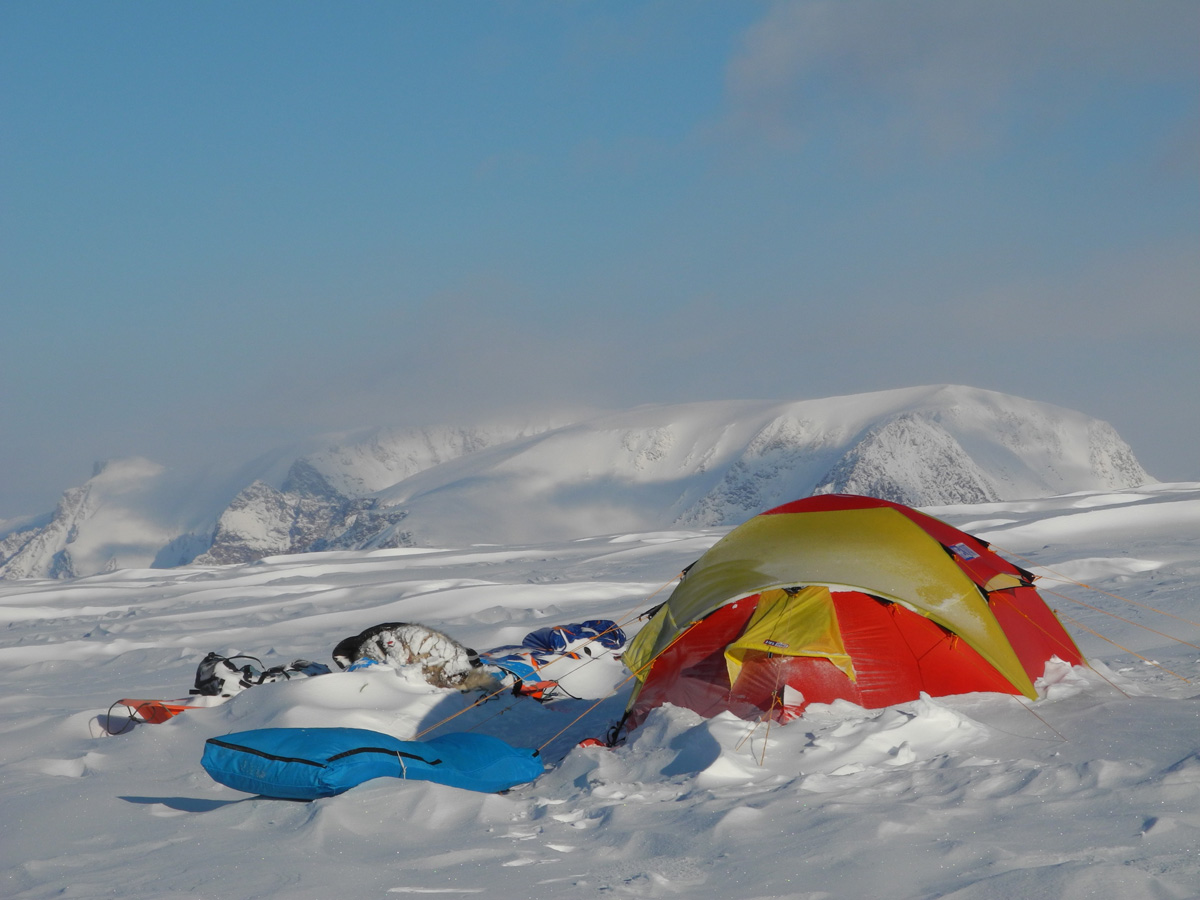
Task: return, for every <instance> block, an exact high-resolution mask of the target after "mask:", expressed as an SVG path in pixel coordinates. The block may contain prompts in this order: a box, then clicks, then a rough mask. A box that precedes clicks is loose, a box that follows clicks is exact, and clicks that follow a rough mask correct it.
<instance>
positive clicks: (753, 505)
mask: <svg viewBox="0 0 1200 900" xmlns="http://www.w3.org/2000/svg"><path fill="white" fill-rule="evenodd" d="M113 468H114V466H110V467H109V468H108V469H106V470H105V471H104V472H102V473H100V474H99V475H98V476H97V477H96V478H93V479H92V480H91V481H89V482H88V483H87V484H86V485H84V486H83V487H80V488H75V489H72V490H71V491H68V492H67V493H66V494H65V495H64V497H63V501H62V503H60V505H59V508H58V509H57V510H56V511H55V512H54V513H53V514H52V515H50V516H47V517H45V520H43V521H37V522H31V523H25V525H24V526H20V527H14V528H13V529H12V530H10V531H9V532H8V533H7V534H6V535H5V534H0V577H7V578H24V577H46V576H49V577H71V576H78V575H88V574H96V573H99V572H103V571H106V570H112V569H115V568H121V567H138V568H143V567H148V566H153V567H171V566H176V565H182V564H186V563H190V562H197V563H201V564H211V563H217V564H231V563H242V562H251V561H253V560H256V559H260V558H262V557H264V556H271V555H278V554H282V553H301V552H308V551H323V550H338V549H360V550H364V549H391V548H398V547H414V546H425V547H428V546H439V545H447V544H449V545H455V544H469V543H501V544H512V543H517V542H540V541H549V540H559V539H563V538H570V537H587V536H589V535H595V534H605V533H610V534H611V533H618V532H628V531H651V530H661V529H664V528H671V527H675V526H680V527H687V528H697V527H720V526H727V525H734V524H736V523H738V522H740V521H742V520H744V519H746V518H748V517H749V516H751V515H754V514H755V513H758V512H762V511H763V510H765V509H768V508H770V507H772V506H775V505H778V504H780V503H786V502H789V501H791V500H795V499H797V498H800V497H806V496H808V495H809V494H813V493H829V492H846V493H859V494H868V495H871V496H875V497H882V498H884V499H887V500H895V501H898V502H901V503H906V504H909V505H915V506H920V505H926V506H928V505H936V504H948V503H980V502H988V501H996V500H1016V499H1022V498H1027V497H1045V496H1053V495H1056V494H1062V493H1066V492H1070V491H1081V490H1111V489H1121V488H1128V487H1136V486H1138V485H1141V484H1146V483H1148V482H1151V481H1153V479H1151V478H1150V477H1149V476H1148V475H1147V474H1146V472H1145V471H1144V470H1143V469H1142V467H1141V466H1140V465H1139V464H1138V462H1137V460H1136V459H1135V458H1134V455H1133V453H1132V451H1131V450H1130V449H1129V447H1128V445H1127V444H1125V442H1124V441H1123V440H1121V438H1120V437H1119V436H1118V435H1117V433H1116V432H1115V431H1114V430H1113V429H1112V427H1111V426H1109V425H1108V424H1106V423H1104V422H1100V421H1097V420H1095V419H1092V418H1089V417H1087V416H1085V415H1083V414H1081V413H1077V412H1072V411H1070V410H1065V409H1062V408H1060V407H1055V406H1050V405H1049V404H1045V403H1036V402H1033V401H1030V400H1023V399H1020V398H1017V397H1011V396H1008V395H1005V394H997V393H994V392H991V391H983V390H977V389H974V388H966V387H947V386H940V387H923V388H909V389H904V390H895V391H882V392H878V393H872V394H859V395H855V396H850V397H834V398H830V399H825V400H808V401H802V402H794V403H766V402H748V401H745V402H733V401H729V402H714V403H698V404H691V405H685V406H648V407H639V408H637V409H634V410H628V411H624V412H619V413H610V414H607V415H604V416H599V417H594V418H590V419H587V420H585V421H581V422H577V423H574V424H570V425H559V426H550V425H546V426H540V427H534V426H529V425H525V426H520V427H518V426H511V427H493V428H475V429H462V428H441V429H433V428H426V429H408V430H395V429H390V430H389V429H374V430H371V431H367V432H359V433H354V434H348V435H338V436H335V437H332V438H327V439H326V440H324V441H316V440H315V439H314V441H313V442H310V445H309V446H307V447H305V448H302V450H301V451H299V452H285V451H280V452H278V453H276V454H272V455H271V456H270V457H269V458H265V459H263V460H260V461H259V462H258V463H256V464H254V465H251V466H247V467H244V468H243V469H242V470H240V471H239V472H238V473H237V474H236V475H235V476H231V477H229V478H226V479H224V480H222V481H221V482H220V483H219V484H216V485H213V486H210V487H209V488H208V489H207V490H205V489H204V487H203V485H202V484H201V483H199V482H198V481H196V480H195V479H193V480H192V482H188V481H187V480H186V479H184V478H182V477H180V476H176V477H174V478H172V477H170V476H169V475H166V474H164V473H163V472H162V470H161V467H157V466H154V464H153V463H147V462H145V461H137V465H131V464H124V468H125V469H126V470H129V472H133V473H136V476H137V477H129V473H128V472H127V477H125V478H124V479H123V480H122V481H121V482H120V484H121V485H123V487H121V489H120V490H116V489H115V488H114V487H113V482H114V481H115V477H114V476H113V474H112V472H111V471H110V470H112V469H113ZM184 486H186V487H187V488H188V490H187V491H185V490H183V487H184ZM214 509H215V511H214Z"/></svg>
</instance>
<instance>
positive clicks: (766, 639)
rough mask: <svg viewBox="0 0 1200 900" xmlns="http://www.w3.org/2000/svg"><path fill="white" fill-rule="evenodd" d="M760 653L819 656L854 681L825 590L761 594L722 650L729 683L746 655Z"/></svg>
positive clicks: (822, 588)
mask: <svg viewBox="0 0 1200 900" xmlns="http://www.w3.org/2000/svg"><path fill="white" fill-rule="evenodd" d="M751 650H760V651H762V652H764V653H773V654H775V655H776V656H820V657H824V658H825V659H827V660H829V661H830V662H831V663H833V664H834V665H835V666H837V667H838V668H839V669H841V670H842V671H843V672H845V673H846V675H847V676H848V677H849V678H850V680H851V681H857V680H858V679H857V676H856V675H855V674H854V663H853V662H852V661H851V660H850V655H849V654H848V653H846V647H845V645H844V644H843V643H842V634H841V631H840V630H839V629H838V624H837V613H836V612H835V611H834V608H833V597H831V596H830V594H829V588H826V587H818V586H813V587H806V588H804V589H803V590H802V591H799V592H797V593H795V594H789V593H788V592H787V591H763V593H762V596H760V597H759V600H758V607H757V608H756V609H755V611H754V615H753V616H751V617H750V621H749V622H747V623H746V628H745V630H744V631H743V632H742V634H741V636H740V637H739V638H738V639H737V640H736V641H734V642H733V643H732V644H730V645H729V646H728V647H726V648H725V663H726V665H727V666H728V667H729V684H730V685H731V686H732V685H733V683H734V682H735V681H737V677H738V674H739V673H740V672H741V671H742V663H743V662H744V661H745V659H746V653H747V652H748V651H751Z"/></svg>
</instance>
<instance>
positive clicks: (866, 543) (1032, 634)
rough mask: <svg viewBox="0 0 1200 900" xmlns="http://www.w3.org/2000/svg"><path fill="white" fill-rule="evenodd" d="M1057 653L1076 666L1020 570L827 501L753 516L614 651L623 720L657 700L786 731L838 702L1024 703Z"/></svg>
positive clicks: (987, 553) (870, 503)
mask: <svg viewBox="0 0 1200 900" xmlns="http://www.w3.org/2000/svg"><path fill="white" fill-rule="evenodd" d="M1056 656H1057V657H1058V658H1060V659H1062V660H1063V661H1065V662H1068V663H1070V664H1072V665H1077V664H1081V663H1082V662H1083V656H1082V654H1080V652H1079V649H1078V647H1076V646H1075V643H1074V641H1072V640H1071V638H1070V636H1069V635H1068V634H1067V632H1066V630H1065V629H1064V628H1063V626H1062V624H1061V623H1060V622H1059V620H1058V618H1057V617H1056V616H1055V615H1054V613H1053V612H1052V611H1051V610H1050V608H1049V607H1048V606H1047V605H1046V603H1045V601H1044V600H1043V599H1042V597H1041V595H1040V594H1038V592H1037V590H1036V589H1035V588H1034V587H1033V576H1032V575H1031V574H1030V573H1029V572H1026V571H1025V570H1023V569H1021V568H1018V567H1017V566H1014V565H1013V564H1011V563H1009V562H1008V561H1006V560H1005V559H1003V558H1002V557H1001V556H999V555H998V554H997V553H995V552H993V551H992V550H991V549H989V547H988V544H987V543H986V542H985V541H982V540H979V539H978V538H975V537H972V536H971V535H968V534H966V533H964V532H962V531H959V530H958V529H956V528H954V527H952V526H950V525H948V524H946V523H945V522H942V521H940V520H938V519H935V518H933V517H931V516H928V515H926V514H924V513H921V512H918V511H917V510H914V509H910V508H908V507H906V506H902V505H900V504H898V503H891V502H888V501H886V500H878V499H875V498H871V497H859V496H854V495H846V494H827V495H821V496H816V497H809V498H807V499H804V500H798V501H796V502H794V503H788V504H786V505H784V506H780V507H777V508H775V509H772V510H769V511H768V512H765V513H763V514H761V515H758V516H755V517H754V518H753V519H750V520H749V521H747V522H745V523H744V524H742V525H740V526H738V527H737V528H735V529H733V530H732V531H731V532H729V533H728V534H727V535H726V536H725V537H723V538H722V539H721V540H719V541H718V542H717V543H716V544H714V545H713V546H712V548H711V549H709V550H708V552H706V553H705V554H704V555H703V556H701V557H700V559H699V560H697V561H696V562H695V563H694V564H692V565H691V566H690V567H689V568H688V569H687V570H686V572H685V574H684V576H683V578H682V580H681V581H680V583H679V584H678V585H677V586H676V588H675V590H674V592H673V593H672V594H671V596H670V597H669V598H668V599H667V601H666V602H665V603H663V604H662V606H661V607H659V608H658V610H657V611H656V612H655V613H654V615H653V616H652V617H651V619H650V621H649V622H648V623H647V624H646V626H645V627H644V628H643V629H642V630H641V632H639V633H638V635H637V637H636V638H635V639H634V640H633V642H632V643H631V645H630V647H629V649H628V650H627V651H626V653H625V656H624V659H625V663H626V665H628V666H629V669H630V671H632V672H633V673H634V674H635V675H636V676H637V679H638V684H637V686H636V687H635V690H634V693H633V696H632V698H631V700H630V703H629V707H628V709H627V712H626V717H625V720H624V725H625V727H627V728H632V727H635V726H636V725H637V724H638V723H640V722H641V721H642V720H643V719H644V718H645V716H646V714H647V713H648V712H649V711H650V710H652V709H654V708H655V707H657V706H659V705H661V704H663V703H671V704H674V705H676V706H682V707H687V708H689V709H693V710H695V711H696V712H698V713H700V714H701V715H705V716H713V715H716V714H717V713H719V712H722V711H724V710H729V711H731V712H733V713H735V714H736V715H738V716H741V717H743V718H747V719H760V718H764V717H765V718H769V719H773V720H775V721H780V722H785V721H787V720H788V719H790V718H793V717H795V716H797V715H799V714H800V713H801V712H802V711H803V709H804V707H805V706H807V705H808V704H809V703H830V702H832V701H834V700H837V699H844V700H849V701H851V702H853V703H857V704H859V705H860V706H863V707H866V708H880V707H885V706H890V705H892V704H895V703H902V702H905V701H907V700H915V699H917V698H918V697H919V696H920V695H921V694H922V693H926V694H929V695H931V696H946V695H949V694H963V693H970V692H973V691H999V692H1005V693H1010V694H1023V695H1025V696H1026V697H1029V698H1031V699H1032V698H1036V696H1037V694H1036V691H1035V690H1034V686H1033V682H1034V681H1035V680H1036V679H1037V678H1039V677H1041V675H1042V674H1043V672H1044V670H1045V664H1046V662H1047V661H1048V660H1050V659H1051V658H1052V657H1056Z"/></svg>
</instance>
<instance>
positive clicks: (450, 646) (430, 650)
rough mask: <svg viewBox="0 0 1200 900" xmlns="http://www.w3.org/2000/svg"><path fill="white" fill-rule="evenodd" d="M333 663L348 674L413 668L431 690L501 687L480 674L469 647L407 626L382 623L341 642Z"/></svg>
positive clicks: (422, 627) (421, 627) (419, 627)
mask: <svg viewBox="0 0 1200 900" xmlns="http://www.w3.org/2000/svg"><path fill="white" fill-rule="evenodd" d="M333 661H334V662H335V663H337V665H338V667H339V668H342V669H351V670H353V669H355V668H358V667H361V666H364V665H371V664H375V663H382V664H384V665H393V666H396V667H397V668H404V667H406V666H416V667H419V669H420V672H421V677H422V678H423V679H424V680H425V681H427V682H428V683H429V684H431V685H433V686H434V687H441V688H456V689H458V690H460V691H474V690H488V689H497V688H499V687H500V684H499V682H497V681H496V680H495V678H493V677H492V676H491V675H490V674H489V673H487V672H485V671H483V670H482V668H481V666H480V662H479V654H478V653H476V652H475V651H474V650H472V649H471V648H470V647H466V646H463V645H462V644H460V643H459V642H458V641H456V640H455V639H454V638H452V637H450V635H448V634H445V633H444V632H441V631H438V630H437V629H434V628H430V627H429V626H427V625H417V624H415V623H410V622H385V623H383V624H382V625H375V626H372V627H371V628H368V629H366V630H365V631H362V632H359V633H358V634H356V635H354V636H353V637H348V638H346V639H345V640H342V641H341V642H339V643H338V645H337V646H336V647H334V648H333Z"/></svg>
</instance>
